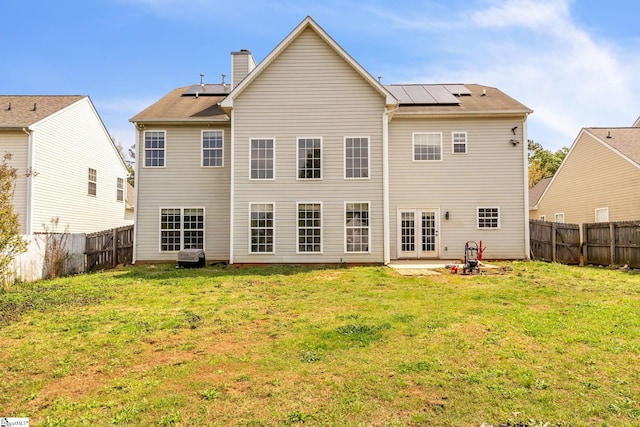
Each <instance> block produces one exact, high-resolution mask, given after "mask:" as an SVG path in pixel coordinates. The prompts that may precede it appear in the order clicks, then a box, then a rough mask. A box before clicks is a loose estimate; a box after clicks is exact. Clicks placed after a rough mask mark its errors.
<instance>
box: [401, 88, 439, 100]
mask: <svg viewBox="0 0 640 427" xmlns="http://www.w3.org/2000/svg"><path fill="white" fill-rule="evenodd" d="M403 88H404V90H405V91H406V92H407V94H408V95H409V97H410V98H411V100H412V101H413V104H438V102H437V101H436V98H434V97H433V96H432V95H431V93H429V91H427V90H426V89H425V88H424V87H423V86H420V85H407V86H403Z"/></svg>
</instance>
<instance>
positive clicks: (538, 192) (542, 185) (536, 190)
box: [529, 176, 553, 209]
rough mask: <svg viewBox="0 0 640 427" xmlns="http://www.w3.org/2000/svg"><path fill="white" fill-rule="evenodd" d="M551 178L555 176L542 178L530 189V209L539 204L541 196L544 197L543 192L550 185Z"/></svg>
mask: <svg viewBox="0 0 640 427" xmlns="http://www.w3.org/2000/svg"><path fill="white" fill-rule="evenodd" d="M551 178H553V176H547V177H545V178H542V179H541V180H540V181H538V183H537V184H536V185H534V186H533V187H531V188H530V189H529V209H531V208H533V207H535V205H537V204H538V202H539V201H540V197H542V194H543V193H544V191H545V190H546V189H547V187H548V186H549V183H550V182H551Z"/></svg>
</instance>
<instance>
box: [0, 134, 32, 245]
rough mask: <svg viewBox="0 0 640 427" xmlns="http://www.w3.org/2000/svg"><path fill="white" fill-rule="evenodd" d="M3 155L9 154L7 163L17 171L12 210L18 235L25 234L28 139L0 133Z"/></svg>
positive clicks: (0, 152)
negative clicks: (18, 222)
mask: <svg viewBox="0 0 640 427" xmlns="http://www.w3.org/2000/svg"><path fill="white" fill-rule="evenodd" d="M5 153H11V160H10V161H9V162H8V163H9V165H11V166H12V167H14V168H16V169H18V174H19V178H18V180H17V181H16V186H15V190H14V191H15V192H14V194H13V209H14V212H15V213H17V214H18V220H19V221H20V233H22V234H25V233H26V230H27V224H26V220H27V178H26V177H25V173H26V172H27V169H28V161H29V160H28V156H29V137H28V136H27V135H26V134H25V133H24V132H22V131H15V132H14V131H1V132H0V155H1V156H4V155H5Z"/></svg>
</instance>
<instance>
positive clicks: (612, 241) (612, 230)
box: [609, 222, 616, 265]
mask: <svg viewBox="0 0 640 427" xmlns="http://www.w3.org/2000/svg"><path fill="white" fill-rule="evenodd" d="M609 250H610V251H611V253H610V255H611V265H616V225H615V224H614V223H613V222H610V223H609Z"/></svg>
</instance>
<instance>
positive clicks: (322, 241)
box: [296, 202, 346, 255]
mask: <svg viewBox="0 0 640 427" xmlns="http://www.w3.org/2000/svg"><path fill="white" fill-rule="evenodd" d="M311 204H314V205H320V251H319V252H301V251H300V226H299V225H298V220H299V218H298V213H299V212H300V205H311ZM345 241H346V239H345ZM323 253H324V207H323V206H322V202H296V254H300V255H322V254H323Z"/></svg>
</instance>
